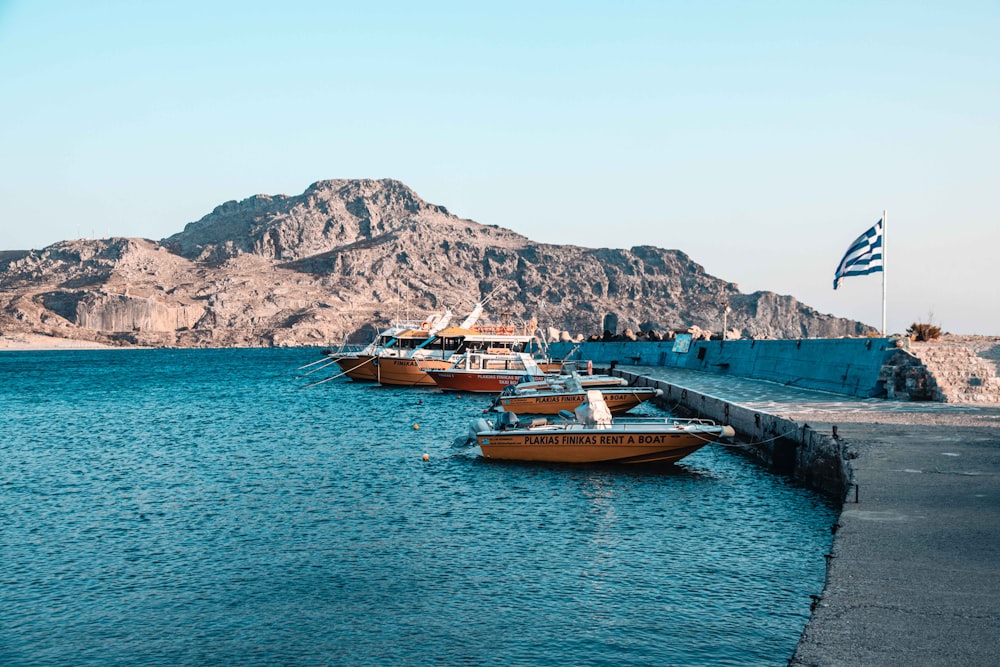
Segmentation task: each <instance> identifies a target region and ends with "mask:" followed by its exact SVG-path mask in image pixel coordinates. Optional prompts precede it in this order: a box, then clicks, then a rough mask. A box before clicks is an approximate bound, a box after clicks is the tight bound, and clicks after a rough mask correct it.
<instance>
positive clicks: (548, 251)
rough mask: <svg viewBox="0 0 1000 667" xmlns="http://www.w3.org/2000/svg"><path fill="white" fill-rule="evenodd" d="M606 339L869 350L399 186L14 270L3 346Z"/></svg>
mask: <svg viewBox="0 0 1000 667" xmlns="http://www.w3.org/2000/svg"><path fill="white" fill-rule="evenodd" d="M486 294H492V296H491V298H490V301H489V307H488V310H489V311H490V312H492V313H494V314H496V315H499V314H500V313H505V314H507V316H509V317H512V318H515V319H524V320H528V319H530V318H532V317H535V318H537V319H538V322H539V325H540V326H541V327H545V328H548V327H555V328H556V329H560V330H566V331H569V332H571V333H580V334H584V335H590V334H601V333H603V332H602V330H601V327H602V322H603V318H604V316H605V315H606V314H607V313H614V314H616V315H617V316H618V321H619V323H620V326H621V328H623V329H624V328H626V327H628V328H631V329H633V330H643V331H648V330H651V329H655V330H658V331H670V330H684V329H687V328H688V327H692V326H697V327H701V328H703V329H709V330H713V331H719V330H721V327H722V311H723V306H722V304H724V303H728V304H729V306H730V308H731V312H730V313H729V315H728V321H727V324H728V328H729V329H730V330H733V329H735V330H736V331H737V332H739V333H740V334H742V335H744V336H753V337H758V338H759V337H772V338H784V337H795V338H799V337H834V336H845V335H863V334H865V333H867V332H869V331H870V328H868V327H866V326H864V325H862V324H860V323H858V322H854V321H850V320H845V319H841V318H836V317H832V316H830V315H822V314H820V313H817V312H816V311H814V310H813V309H811V308H809V307H808V306H805V305H803V304H800V303H799V302H798V301H796V300H795V299H794V298H792V297H790V296H780V295H777V294H773V293H770V292H758V293H755V294H749V295H748V294H741V293H740V292H739V291H738V289H737V288H736V286H735V285H733V284H732V283H727V282H725V281H723V280H720V279H718V278H714V277H712V276H709V275H708V274H706V273H705V272H704V270H703V269H702V267H701V266H699V265H698V264H696V263H695V262H693V261H692V260H691V259H690V258H689V257H687V256H686V255H685V254H684V253H682V252H680V251H678V250H664V249H660V248H654V247H650V246H639V247H635V248H632V249H630V250H623V249H608V248H599V249H592V248H581V247H576V246H556V245H546V244H540V243H534V242H532V241H530V240H529V239H527V238H525V237H523V236H521V235H519V234H515V233H514V232H511V231H509V230H506V229H502V228H499V227H496V226H486V225H481V224H478V223H476V222H473V221H471V220H464V219H461V218H458V217H456V216H453V215H451V214H450V213H448V211H447V210H446V209H445V208H444V207H442V206H435V205H433V204H428V203H426V202H424V201H423V200H421V199H420V198H419V197H418V196H417V195H416V194H415V193H413V191H412V190H410V189H409V188H407V187H406V186H405V185H403V184H402V183H399V182H397V181H392V180H381V181H375V180H335V181H321V182H318V183H315V184H313V185H312V186H310V187H309V188H308V189H307V190H306V191H305V192H304V193H303V194H301V195H298V196H286V195H276V196H267V195H257V196H254V197H250V198H248V199H245V200H243V201H240V202H236V201H231V202H227V203H225V204H222V205H221V206H219V207H217V208H216V209H215V210H214V211H212V213H210V214H208V215H206V216H205V217H204V218H202V219H201V220H199V221H197V222H193V223H190V224H188V225H187V226H186V227H185V229H184V231H182V232H180V233H178V234H174V235H173V236H170V237H169V238H166V239H163V240H162V241H160V242H154V241H150V240H145V239H123V238H113V239H101V240H81V241H65V242H61V243H56V244H54V245H52V246H49V247H48V248H45V249H43V250H41V251H32V252H11V251H8V252H4V253H0V332H19V333H43V334H48V335H56V336H60V337H65V338H74V339H80V340H92V341H98V342H115V343H119V344H143V345H176V346H258V345H265V346H270V345H283V346H287V345H330V344H334V343H339V342H341V341H343V340H345V339H348V340H351V341H354V342H356V341H360V340H363V339H364V338H366V337H367V336H369V335H370V333H371V328H372V327H373V326H380V325H382V324H385V323H386V322H387V321H388V320H389V319H392V318H393V317H400V316H407V315H410V316H414V317H416V316H422V315H423V314H425V313H426V312H428V311H430V310H439V309H442V308H445V307H448V308H451V309H453V310H455V311H456V312H458V313H459V314H461V313H463V312H464V311H467V310H469V309H471V308H472V305H473V303H474V302H475V301H476V300H478V299H479V298H480V297H481V296H483V295H486Z"/></svg>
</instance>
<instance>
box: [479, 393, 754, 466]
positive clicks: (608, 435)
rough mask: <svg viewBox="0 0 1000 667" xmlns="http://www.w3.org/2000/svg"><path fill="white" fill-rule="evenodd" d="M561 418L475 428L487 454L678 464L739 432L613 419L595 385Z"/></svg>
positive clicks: (502, 419) (510, 418)
mask: <svg viewBox="0 0 1000 667" xmlns="http://www.w3.org/2000/svg"><path fill="white" fill-rule="evenodd" d="M560 417H561V418H560V419H559V420H558V421H551V420H549V419H545V418H538V419H535V420H532V421H531V422H529V423H528V424H526V425H522V424H521V423H520V421H519V420H518V418H517V415H515V414H514V413H511V412H505V413H501V414H500V415H498V417H497V419H496V420H495V421H490V420H487V419H484V418H479V419H477V420H474V421H473V423H472V425H471V431H472V433H473V434H474V438H475V440H476V443H477V444H478V445H479V449H480V450H481V451H482V453H483V457H484V458H488V459H501V460H513V461H540V462H549V463H653V462H662V463H673V462H676V461H678V460H680V459H682V458H684V457H685V456H688V455H690V454H693V453H694V452H696V451H698V450H699V449H701V448H702V447H704V446H705V445H707V444H709V443H712V442H715V441H717V440H719V439H720V438H723V437H733V436H734V435H735V431H734V430H733V428H732V427H731V426H721V425H718V424H715V423H714V422H710V421H705V420H699V419H675V418H673V417H670V418H625V417H619V418H612V416H611V411H610V409H609V408H608V406H607V404H606V403H605V402H604V398H603V396H602V394H601V392H600V391H599V390H596V389H593V390H590V391H588V392H587V400H586V402H585V403H584V404H583V405H581V406H579V407H578V408H577V409H576V411H575V413H568V412H564V413H561V415H560Z"/></svg>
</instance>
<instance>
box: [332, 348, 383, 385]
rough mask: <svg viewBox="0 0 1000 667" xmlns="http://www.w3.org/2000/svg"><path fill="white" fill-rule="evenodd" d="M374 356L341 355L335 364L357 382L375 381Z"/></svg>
mask: <svg viewBox="0 0 1000 667" xmlns="http://www.w3.org/2000/svg"><path fill="white" fill-rule="evenodd" d="M373 358H374V357H373V356H372V355H370V354H359V355H356V356H352V357H342V358H340V359H338V360H337V365H338V366H340V370H341V371H343V373H344V375H346V376H347V377H349V378H351V379H352V380H357V381H359V382H375V366H374V364H373V363H372V359H373Z"/></svg>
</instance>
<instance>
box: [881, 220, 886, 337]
mask: <svg viewBox="0 0 1000 667" xmlns="http://www.w3.org/2000/svg"><path fill="white" fill-rule="evenodd" d="M886 222H887V221H886V219H885V209H882V337H883V338H884V337H885V274H886V265H885V228H886V226H887V225H886Z"/></svg>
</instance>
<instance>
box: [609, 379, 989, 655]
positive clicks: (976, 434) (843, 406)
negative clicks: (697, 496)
mask: <svg viewBox="0 0 1000 667" xmlns="http://www.w3.org/2000/svg"><path fill="white" fill-rule="evenodd" d="M622 369H623V370H629V371H631V372H634V373H638V374H640V375H645V376H647V377H652V378H657V379H662V380H666V381H669V382H671V383H673V384H676V385H679V386H682V387H685V388H688V389H691V390H694V391H697V392H700V393H705V394H710V395H713V396H716V397H718V398H722V399H724V400H726V401H728V402H731V403H735V404H739V405H743V406H746V407H750V408H752V409H753V410H755V411H759V412H767V413H771V414H775V415H781V416H784V417H787V418H789V419H794V420H795V421H797V422H800V423H808V424H809V425H810V426H811V427H813V428H815V429H819V430H823V429H830V428H831V427H832V426H833V425H836V426H837V428H838V433H839V436H840V437H841V438H843V439H844V440H846V441H847V442H848V443H849V445H850V450H851V451H853V452H855V453H857V455H858V457H857V458H856V459H854V460H853V461H852V462H851V463H852V466H853V468H854V480H855V482H856V483H857V502H855V498H854V495H853V493H851V494H849V495H848V498H846V499H845V503H844V506H843V511H842V513H841V516H840V519H839V522H838V525H837V527H836V528H837V530H836V534H835V536H834V539H833V545H832V548H831V553H830V555H829V557H828V561H829V564H828V570H827V581H826V587H825V590H824V591H823V596H822V598H821V599H820V600H818V601H817V603H816V607H815V610H814V612H813V616H812V619H811V620H810V622H809V624H808V626H807V627H806V629H805V632H804V633H803V635H802V639H801V641H800V643H799V646H798V649H797V650H796V653H795V656H794V658H792V660H791V662H790V663H789V664H791V665H796V666H802V665H818V666H824V667H825V666H831V667H832V666H840V665H844V666H846V665H851V666H852V667H857V666H864V665H872V666H880V667H882V666H893V665H906V666H907V667H914V666H917V665H935V666H937V665H961V666H978V665H991V666H996V665H1000V407H997V406H996V404H992V405H984V406H978V405H972V404H946V403H912V402H902V401H885V400H880V399H860V398H851V397H847V396H842V395H839V394H829V393H825V392H817V391H810V390H802V389H797V388H794V387H788V386H784V385H779V384H775V383H771V382H764V381H757V380H748V379H744V378H736V377H728V376H720V375H714V374H710V373H701V372H697V371H689V370H683V369H673V368H661V367H638V366H628V367H622Z"/></svg>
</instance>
